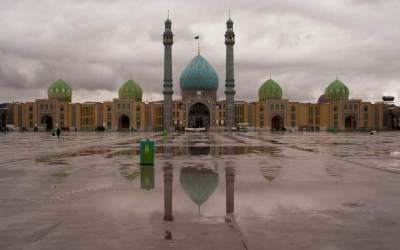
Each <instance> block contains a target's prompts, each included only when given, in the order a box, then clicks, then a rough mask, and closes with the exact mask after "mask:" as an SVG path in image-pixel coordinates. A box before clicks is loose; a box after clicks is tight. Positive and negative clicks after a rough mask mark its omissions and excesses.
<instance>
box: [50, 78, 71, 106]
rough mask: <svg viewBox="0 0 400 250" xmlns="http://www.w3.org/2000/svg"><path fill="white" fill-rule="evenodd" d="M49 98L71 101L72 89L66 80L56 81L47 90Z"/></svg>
mask: <svg viewBox="0 0 400 250" xmlns="http://www.w3.org/2000/svg"><path fill="white" fill-rule="evenodd" d="M47 95H48V97H49V99H56V100H58V101H60V102H71V99H72V89H71V87H70V86H69V85H68V83H66V82H65V81H64V80H61V79H58V80H57V81H54V82H53V83H52V84H51V85H50V87H49V89H48V90H47Z"/></svg>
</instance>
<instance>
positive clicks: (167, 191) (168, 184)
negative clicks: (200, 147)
mask: <svg viewBox="0 0 400 250" xmlns="http://www.w3.org/2000/svg"><path fill="white" fill-rule="evenodd" d="M163 172H164V220H165V221H173V220H174V217H173V216H172V184H173V179H174V168H173V166H172V164H171V163H170V162H166V163H165V165H164V167H163Z"/></svg>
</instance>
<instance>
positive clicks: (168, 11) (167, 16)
mask: <svg viewBox="0 0 400 250" xmlns="http://www.w3.org/2000/svg"><path fill="white" fill-rule="evenodd" d="M167 19H169V10H168V15H167Z"/></svg>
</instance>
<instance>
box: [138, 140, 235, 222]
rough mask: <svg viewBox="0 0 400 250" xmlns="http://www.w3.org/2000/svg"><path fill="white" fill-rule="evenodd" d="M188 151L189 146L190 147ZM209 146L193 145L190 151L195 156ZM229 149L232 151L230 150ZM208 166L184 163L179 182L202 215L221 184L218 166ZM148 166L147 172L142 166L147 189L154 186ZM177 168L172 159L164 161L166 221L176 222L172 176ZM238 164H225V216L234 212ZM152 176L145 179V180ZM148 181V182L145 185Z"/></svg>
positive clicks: (152, 176)
mask: <svg viewBox="0 0 400 250" xmlns="http://www.w3.org/2000/svg"><path fill="white" fill-rule="evenodd" d="M188 150H189V149H188ZM209 150H210V149H209V147H208V149H206V147H203V146H202V147H191V149H190V150H189V152H190V153H191V154H192V155H203V153H205V152H206V151H209ZM230 150H233V148H232V149H230ZM215 164H216V165H215V166H212V167H210V166H208V165H207V164H204V163H198V164H192V165H190V166H185V167H182V168H181V169H180V172H179V182H180V186H181V188H182V189H183V191H184V192H185V194H186V195H187V196H188V197H189V199H190V200H191V201H192V202H193V203H194V204H196V207H197V209H198V213H199V214H200V208H201V206H202V205H203V204H204V203H205V202H207V201H208V200H209V199H210V197H211V196H212V195H213V194H214V193H215V191H216V189H217V187H218V184H219V173H218V165H217V163H215ZM151 170H152V171H153V172H151ZM151 170H150V169H149V170H148V171H149V172H148V173H147V172H145V171H144V169H143V175H144V176H143V178H144V179H143V182H142V186H143V187H145V188H150V187H152V188H154V183H153V186H151V183H152V181H153V182H154V168H153V169H151ZM173 171H174V167H173V165H172V163H171V162H170V161H167V162H165V164H164V166H163V177H164V178H163V180H164V220H165V221H173V220H174V216H173V204H172V203H173V179H174V173H173ZM235 175H236V169H235V163H234V162H233V161H226V163H225V185H226V193H225V202H226V215H227V216H229V215H233V214H234V211H235ZM146 178H147V179H149V180H148V181H146V180H145V179H146ZM145 183H147V184H148V185H149V186H147V185H143V184H145Z"/></svg>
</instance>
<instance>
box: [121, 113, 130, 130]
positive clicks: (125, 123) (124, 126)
mask: <svg viewBox="0 0 400 250" xmlns="http://www.w3.org/2000/svg"><path fill="white" fill-rule="evenodd" d="M129 128H130V121H129V117H128V116H127V115H122V116H121V117H120V118H119V129H120V130H129Z"/></svg>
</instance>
